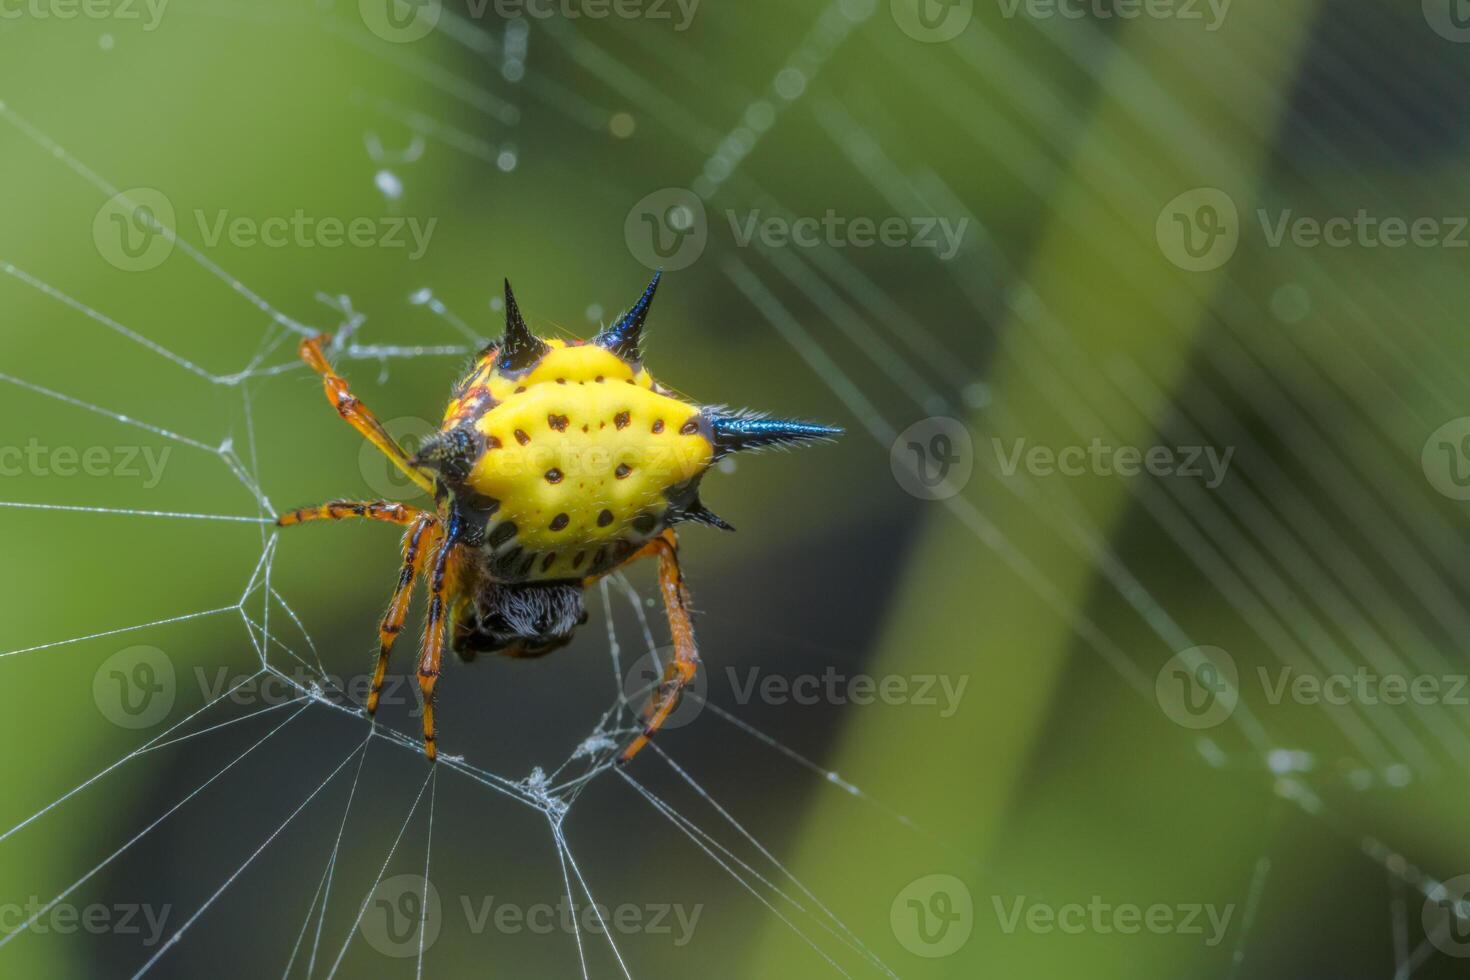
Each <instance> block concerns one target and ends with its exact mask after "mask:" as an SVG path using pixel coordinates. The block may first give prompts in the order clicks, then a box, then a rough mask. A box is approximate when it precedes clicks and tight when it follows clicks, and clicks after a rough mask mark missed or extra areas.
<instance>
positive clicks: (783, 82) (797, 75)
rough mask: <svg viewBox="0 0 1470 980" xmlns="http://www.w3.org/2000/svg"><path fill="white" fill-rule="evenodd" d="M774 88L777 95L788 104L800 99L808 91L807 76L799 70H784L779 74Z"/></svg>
mask: <svg viewBox="0 0 1470 980" xmlns="http://www.w3.org/2000/svg"><path fill="white" fill-rule="evenodd" d="M773 86H774V88H775V89H776V94H777V95H779V96H781V98H783V99H785V100H787V101H788V102H789V101H791V100H792V99H799V98H801V93H803V92H805V91H806V75H804V74H802V72H801V69H799V68H782V69H781V70H780V71H779V72H777V74H776V81H775V82H774V83H773Z"/></svg>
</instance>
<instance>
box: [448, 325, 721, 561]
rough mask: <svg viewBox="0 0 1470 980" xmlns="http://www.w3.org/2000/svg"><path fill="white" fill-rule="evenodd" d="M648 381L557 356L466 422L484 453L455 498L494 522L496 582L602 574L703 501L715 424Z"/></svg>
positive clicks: (509, 381)
mask: <svg viewBox="0 0 1470 980" xmlns="http://www.w3.org/2000/svg"><path fill="white" fill-rule="evenodd" d="M640 374H641V377H636V378H635V376H634V374H633V372H632V371H630V370H629V368H628V366H627V365H626V363H625V362H623V361H622V360H621V359H620V358H618V357H616V356H615V355H613V354H610V353H608V352H606V351H602V350H599V349H597V348H589V347H583V346H579V347H565V346H557V347H554V348H553V349H551V350H550V351H548V352H547V353H546V354H545V355H544V356H543V357H542V358H541V360H540V361H539V362H538V363H537V364H536V366H535V369H534V370H533V371H530V372H527V373H526V375H525V376H524V377H522V378H519V379H516V378H500V377H495V378H492V379H491V381H490V383H489V384H488V385H487V386H486V387H487V388H488V389H489V390H490V392H491V393H492V394H493V393H494V392H495V391H496V390H497V389H499V391H500V393H501V397H500V398H499V399H498V400H497V399H494V398H484V399H482V400H481V404H483V406H484V407H483V410H481V411H480V412H478V413H477V414H475V415H473V417H470V418H466V417H465V415H464V414H461V413H454V419H455V424H457V425H460V426H464V425H468V426H470V427H471V428H472V429H473V430H474V432H475V433H476V434H477V435H478V442H479V444H480V448H479V454H478V456H477V457H476V458H475V460H474V462H473V464H472V465H470V467H469V468H468V472H467V473H466V474H465V476H464V478H463V481H462V482H461V483H460V485H459V486H457V487H455V493H456V496H457V498H458V500H459V501H460V503H461V505H462V507H463V509H464V510H466V511H467V512H468V514H469V516H470V518H471V519H472V520H473V519H474V518H475V515H477V514H478V515H480V516H482V517H483V519H484V532H483V535H482V536H481V545H480V551H481V556H482V564H483V570H484V572H485V573H486V577H487V578H489V579H491V580H493V581H500V582H531V581H546V580H555V579H576V578H582V577H585V576H588V575H595V574H600V573H602V572H605V571H607V570H608V569H610V568H612V567H613V566H615V565H617V564H619V563H620V562H622V561H623V560H625V559H626V558H627V557H628V556H629V555H631V554H632V553H633V552H634V551H636V550H637V549H638V548H639V547H641V546H642V545H643V544H644V543H645V542H646V541H648V540H649V539H650V538H652V537H653V536H655V535H657V534H658V533H660V532H661V531H662V530H663V529H664V528H665V527H667V526H668V525H669V524H670V523H671V522H672V518H673V516H674V515H675V514H676V513H678V512H679V510H680V509H681V508H682V507H683V506H684V505H686V504H687V503H688V501H689V500H690V499H691V498H692V495H693V490H694V487H695V485H696V484H697V482H698V478H699V477H700V475H702V474H703V473H704V471H705V470H706V469H707V468H708V467H709V465H710V463H711V462H712V461H713V458H714V445H713V443H712V441H711V438H710V435H709V432H708V424H707V422H705V421H704V419H703V416H702V415H701V413H700V410H699V409H698V407H696V406H694V405H690V404H688V403H686V402H683V401H680V400H679V399H677V398H674V397H671V396H669V395H666V394H663V393H662V392H661V391H659V390H657V388H656V386H654V385H653V383H652V381H651V379H648V377H647V374H646V373H643V372H640ZM640 382H641V383H640ZM506 389H509V390H506Z"/></svg>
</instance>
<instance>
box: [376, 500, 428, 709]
mask: <svg viewBox="0 0 1470 980" xmlns="http://www.w3.org/2000/svg"><path fill="white" fill-rule="evenodd" d="M438 523H439V522H438V520H437V519H436V518H435V517H434V516H433V515H431V514H422V513H421V514H420V515H419V516H418V518H417V519H416V520H415V521H414V523H413V527H411V528H409V530H408V533H407V534H405V535H404V536H403V571H402V572H401V573H400V574H399V576H398V585H397V586H396V587H395V588H394V589H393V598H392V599H391V600H389V602H388V611H387V612H386V613H384V614H383V622H382V625H380V626H379V627H378V665H377V667H376V668H375V669H374V670H373V687H372V690H371V691H369V692H368V699H367V713H368V717H372V716H373V715H374V714H376V713H377V711H378V699H379V698H380V697H381V696H382V693H383V677H384V676H385V675H386V674H387V672H388V656H389V655H390V654H391V653H392V652H393V644H394V643H396V642H398V634H399V633H402V632H403V623H404V620H406V619H407V618H408V607H409V605H410V604H411V603H412V602H413V583H414V581H415V580H416V579H417V578H418V577H419V571H420V570H421V569H422V568H423V564H424V561H423V558H424V551H425V550H426V548H428V547H432V546H433V541H434V539H435V537H436V535H435V534H434V529H435V527H436V526H437V525H438Z"/></svg>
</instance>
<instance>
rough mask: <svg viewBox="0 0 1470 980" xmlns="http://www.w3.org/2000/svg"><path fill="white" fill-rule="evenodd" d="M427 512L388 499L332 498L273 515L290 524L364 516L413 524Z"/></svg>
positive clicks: (287, 525)
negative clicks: (316, 505)
mask: <svg viewBox="0 0 1470 980" xmlns="http://www.w3.org/2000/svg"><path fill="white" fill-rule="evenodd" d="M426 513H427V512H426V511H422V510H419V509H418V508H417V507H410V506H409V505H408V504H399V503H394V502H393V501H389V500H333V501H330V502H328V503H325V504H322V505H321V506H320V507H302V508H301V509H300V510H293V511H291V513H289V514H282V515H281V516H280V517H278V518H276V524H277V526H279V527H291V526H292V525H294V524H305V523H306V522H307V521H345V520H347V519H348V518H353V517H360V518H362V519H363V520H368V521H382V522H383V523H385V524H404V525H407V524H412V523H413V522H414V521H416V520H418V519H419V518H420V517H423V516H424V515H425V514H426Z"/></svg>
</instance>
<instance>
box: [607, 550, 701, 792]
mask: <svg viewBox="0 0 1470 980" xmlns="http://www.w3.org/2000/svg"><path fill="white" fill-rule="evenodd" d="M655 555H656V556H657V557H658V587H659V591H660V592H661V593H663V599H664V610H665V611H666V612H667V613H668V616H669V631H670V632H671V633H672V634H673V638H674V659H672V660H670V661H669V663H668V666H666V667H665V668H664V676H663V679H662V680H661V681H660V682H659V685H658V688H657V689H656V690H655V691H654V692H653V695H652V696H651V697H650V698H649V699H648V704H647V705H645V706H644V708H643V715H642V718H643V731H642V732H640V733H639V735H638V737H637V738H635V739H633V741H631V742H629V743H628V746H627V748H625V749H623V751H622V754H621V755H619V756H618V764H619V765H623V764H626V763H627V762H629V761H631V760H632V758H633V757H634V756H635V755H637V754H638V753H639V752H640V751H642V749H643V747H644V746H645V745H647V744H648V740H649V739H650V738H652V737H653V734H654V733H655V732H657V731H658V730H659V728H661V727H662V726H663V723H664V720H665V719H667V718H668V717H669V713H670V712H672V711H673V710H674V708H675V707H677V706H678V704H679V695H680V693H681V692H682V691H683V690H684V685H686V684H688V683H689V682H690V681H691V680H693V679H694V675H695V673H696V672H697V671H698V670H699V650H698V649H697V648H696V647H695V645H694V624H693V622H691V621H690V618H689V590H688V589H686V588H685V587H684V575H683V573H681V572H680V571H679V541H678V539H677V538H676V537H675V536H674V532H673V531H672V530H669V531H665V532H664V533H663V534H661V535H659V536H658V537H656V538H654V539H653V540H652V541H650V542H648V544H646V545H644V546H643V547H642V548H641V549H639V550H638V551H637V552H635V553H634V554H633V555H632V556H631V557H629V559H628V561H630V562H631V561H634V560H636V559H638V558H642V557H645V556H650V557H651V556H655Z"/></svg>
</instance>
